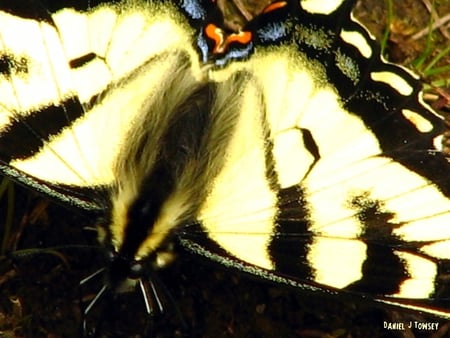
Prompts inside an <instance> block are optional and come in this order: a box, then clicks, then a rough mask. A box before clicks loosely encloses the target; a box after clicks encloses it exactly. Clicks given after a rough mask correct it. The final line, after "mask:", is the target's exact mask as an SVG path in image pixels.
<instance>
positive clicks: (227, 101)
mask: <svg viewBox="0 0 450 338" xmlns="http://www.w3.org/2000/svg"><path fill="white" fill-rule="evenodd" d="M23 4H26V6H23ZM49 6H50V4H48V5H47V7H44V6H41V5H40V4H39V3H38V2H37V1H33V0H28V1H26V2H24V3H19V4H17V3H15V2H13V1H4V2H2V4H1V8H0V9H1V17H0V24H1V26H0V42H1V46H2V47H1V48H2V49H1V55H0V74H1V78H0V80H1V81H0V107H1V108H2V113H1V115H0V116H1V120H0V161H1V162H0V171H1V172H2V173H3V174H4V175H5V176H7V177H9V178H12V179H14V180H15V181H17V182H19V183H21V184H23V185H25V186H27V187H29V188H31V189H33V190H35V191H37V192H40V193H42V194H44V195H46V196H48V197H50V198H52V199H54V200H56V201H59V202H60V203H63V204H65V205H67V206H69V207H72V208H75V209H78V210H80V211H83V212H84V213H86V214H87V215H89V216H90V217H91V219H93V220H94V223H95V225H96V227H97V231H98V240H99V242H100V243H101V244H102V245H103V247H104V248H105V252H106V253H105V256H106V258H105V260H106V262H105V267H104V268H103V269H100V270H98V271H97V272H96V273H94V274H93V275H91V276H90V277H88V278H86V279H85V282H86V283H89V282H91V281H92V280H96V279H98V278H101V279H100V281H101V283H102V287H101V289H100V291H99V292H98V294H97V296H96V297H95V298H94V300H92V302H91V303H90V304H89V305H88V309H90V308H92V307H93V306H95V304H96V303H98V302H100V301H101V300H102V299H104V298H106V297H107V295H110V294H115V293H116V292H117V291H118V290H120V289H122V288H125V287H126V286H127V285H128V284H129V283H132V284H135V285H136V286H137V287H138V288H140V290H141V293H142V296H143V299H144V303H145V308H146V310H147V313H152V312H153V311H155V309H156V310H158V309H159V310H161V306H160V302H161V299H160V297H161V293H164V294H166V293H165V292H161V291H160V290H159V291H158V290H157V288H158V287H160V286H158V285H159V284H160V283H157V282H156V281H157V280H158V277H157V274H158V273H159V271H160V270H163V269H165V268H167V266H169V265H170V264H171V263H172V262H173V260H174V259H175V257H174V253H173V252H174V251H175V250H178V248H181V249H182V250H185V251H187V252H190V253H192V254H194V255H196V256H199V257H203V258H206V259H207V260H209V261H212V262H215V263H218V264H219V265H222V266H224V267H226V268H229V269H231V270H237V271H239V272H242V273H245V274H250V275H253V276H256V277H258V278H260V279H265V280H268V281H271V282H273V283H275V284H279V285H285V286H289V287H293V288H296V289H300V290H303V291H306V292H311V293H314V294H323V295H331V296H333V295H334V296H336V297H347V296H348V297H356V298H358V297H359V298H361V299H365V298H367V297H370V300H371V301H372V302H374V303H379V304H383V305H386V306H394V307H400V308H405V309H410V310H417V311H420V312H424V313H428V314H431V315H435V316H441V317H444V318H448V317H449V310H448V304H446V301H448V298H447V284H446V282H445V280H444V279H443V278H442V275H443V274H444V273H445V271H446V269H447V268H446V263H447V260H448V258H449V256H450V241H449V232H450V228H448V227H447V226H446V224H447V222H448V220H449V219H450V212H449V210H450V200H449V182H450V179H449V178H448V174H447V173H448V169H449V164H448V161H447V159H446V157H445V156H444V154H442V153H441V152H440V142H441V138H442V133H443V131H444V123H443V120H442V118H441V117H440V116H439V115H438V114H436V113H435V112H434V111H433V110H432V109H431V108H429V107H428V106H427V105H426V104H425V103H424V102H423V100H422V99H421V85H420V82H419V80H418V78H417V77H416V76H415V75H413V74H412V73H410V72H408V71H407V70H405V69H403V68H401V67H399V66H397V65H394V64H391V63H388V62H386V61H384V60H383V59H382V57H381V56H380V48H379V47H378V45H377V44H376V42H375V40H374V39H373V38H372V37H371V36H370V34H369V33H368V32H367V31H366V30H365V28H364V27H363V26H361V25H360V24H359V23H358V22H357V21H355V20H354V19H353V18H352V17H351V14H350V13H351V9H352V8H353V6H354V1H351V0H340V1H338V0H335V1H328V2H326V3H325V2H322V1H317V0H316V1H314V0H308V1H270V0H267V1H260V2H255V3H252V2H251V1H229V2H223V1H217V2H216V1H206V0H204V1H200V0H184V1H145V2H144V1H121V2H117V3H111V2H100V3H99V4H92V3H91V4H89V6H86V7H85V8H83V6H82V5H79V7H80V8H78V7H77V8H73V7H70V6H66V5H62V4H59V5H54V4H53V5H52V6H56V7H58V6H60V7H61V8H49ZM50 7H51V6H50ZM49 10H50V11H49ZM74 27H76V29H74ZM18 32H20V33H18ZM86 312H89V311H86Z"/></svg>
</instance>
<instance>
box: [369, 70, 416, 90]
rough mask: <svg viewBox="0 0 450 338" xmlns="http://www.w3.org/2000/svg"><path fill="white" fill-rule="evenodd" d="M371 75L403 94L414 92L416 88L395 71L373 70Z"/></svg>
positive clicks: (373, 78)
mask: <svg viewBox="0 0 450 338" xmlns="http://www.w3.org/2000/svg"><path fill="white" fill-rule="evenodd" d="M370 77H371V78H372V80H374V81H377V82H383V83H385V84H387V85H389V86H390V87H392V88H393V89H395V90H396V91H397V92H399V93H400V94H401V95H404V96H408V95H411V94H412V93H413V92H414V88H413V87H411V85H410V84H409V83H408V82H407V81H406V80H405V79H403V78H402V77H401V76H399V75H397V74H395V73H393V72H389V71H382V72H371V73H370Z"/></svg>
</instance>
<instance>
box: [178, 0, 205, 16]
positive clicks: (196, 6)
mask: <svg viewBox="0 0 450 338" xmlns="http://www.w3.org/2000/svg"><path fill="white" fill-rule="evenodd" d="M181 6H182V7H183V8H184V10H185V11H186V13H188V14H189V16H190V17H191V18H192V19H194V20H204V19H205V18H206V11H205V9H204V8H203V7H202V5H200V3H199V2H198V0H183V2H182V4H181Z"/></svg>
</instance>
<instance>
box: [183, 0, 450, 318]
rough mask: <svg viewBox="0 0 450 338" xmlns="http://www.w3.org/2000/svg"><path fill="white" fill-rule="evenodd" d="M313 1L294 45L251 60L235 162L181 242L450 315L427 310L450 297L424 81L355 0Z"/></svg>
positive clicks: (297, 280) (445, 210) (442, 161)
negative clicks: (385, 50) (394, 55)
mask: <svg viewBox="0 0 450 338" xmlns="http://www.w3.org/2000/svg"><path fill="white" fill-rule="evenodd" d="M307 3H308V4H309V3H312V2H305V4H303V3H301V6H302V8H301V9H299V12H298V13H297V15H293V16H294V17H295V18H298V21H296V23H295V24H293V23H292V21H290V22H289V24H290V25H291V26H289V27H288V26H286V27H284V29H285V31H289V30H290V33H289V34H288V33H286V34H285V37H283V39H285V40H284V41H289V39H290V38H292V37H294V38H295V40H294V41H295V42H294V43H292V44H290V45H289V47H286V46H283V47H279V48H277V49H276V50H274V49H270V48H267V49H264V48H260V49H259V50H258V51H257V52H256V53H255V54H254V55H253V57H252V58H251V60H250V61H249V62H248V64H247V65H246V66H244V67H248V68H249V69H251V70H252V74H253V76H254V79H252V81H250V82H251V83H252V84H250V85H249V88H248V89H246V91H245V93H246V97H245V98H242V101H243V102H242V103H241V104H240V107H242V108H241V112H240V116H241V119H242V121H241V123H240V128H242V129H241V130H239V131H238V132H237V133H236V136H235V139H234V140H233V141H232V143H231V144H232V145H231V147H232V148H231V150H230V154H232V155H231V156H232V157H231V159H230V160H229V162H228V164H227V165H226V166H225V168H224V170H223V171H222V172H221V173H220V175H219V176H218V178H217V180H216V181H215V185H214V188H213V190H212V191H211V194H210V195H209V197H208V199H207V200H206V203H205V204H204V205H203V209H202V210H201V212H200V217H199V219H200V226H199V228H195V231H192V229H191V228H189V227H188V228H186V230H185V231H182V233H181V234H180V237H181V242H182V244H183V245H184V246H185V247H186V248H187V249H188V250H191V251H193V252H195V253H196V254H199V255H203V256H206V257H207V258H209V259H212V260H215V261H217V262H220V263H221V264H224V265H226V266H228V267H234V268H236V269H238V270H242V271H245V272H247V273H250V274H254V275H258V276H260V277H264V278H267V279H270V280H272V281H275V282H278V283H283V284H288V285H295V286H297V287H300V288H303V289H307V290H313V291H317V290H318V288H322V291H324V292H331V293H333V292H337V290H344V292H343V293H345V291H348V292H351V293H359V294H372V295H375V300H377V301H381V302H384V303H386V304H388V303H390V304H397V305H400V306H403V307H410V308H412V309H420V310H422V311H426V312H430V313H434V314H438V315H443V316H446V317H448V310H445V307H447V308H448V304H446V305H445V307H444V309H443V310H442V311H441V310H434V309H432V307H430V303H433V302H434V305H435V306H436V305H438V304H440V305H441V306H442V303H443V300H444V299H445V298H446V297H448V294H447V295H446V292H444V290H445V289H446V288H445V287H444V283H443V282H442V279H441V277H442V275H441V273H442V271H444V270H445V269H444V268H445V262H446V261H447V260H448V259H449V258H450V242H449V238H450V237H449V228H448V226H447V224H448V222H449V220H450V201H449V195H448V194H449V184H450V180H449V178H448V170H449V164H448V161H447V159H446V158H445V157H444V155H443V154H441V153H440V151H439V146H440V145H439V142H440V136H441V134H442V131H443V121H442V119H441V117H439V116H437V115H436V113H435V112H433V111H432V110H431V109H430V108H429V107H428V106H427V105H426V104H424V103H423V102H422V99H421V92H420V83H419V81H418V79H417V78H416V77H415V76H414V75H412V74H411V73H410V72H408V71H406V70H405V69H403V68H401V67H399V66H396V65H393V64H390V63H387V62H385V61H384V60H383V59H382V58H381V57H380V54H379V53H380V50H379V47H378V46H377V44H376V42H375V41H374V39H373V38H372V37H371V36H370V35H369V34H368V33H367V31H366V30H365V29H364V28H363V27H362V26H361V25H359V24H358V23H357V22H356V21H354V20H353V19H351V18H350V9H351V7H349V3H351V2H348V1H342V2H334V3H335V4H336V6H335V7H332V8H323V7H321V6H320V5H318V6H319V7H318V8H315V7H314V6H313V7H309V5H308V4H307ZM314 3H316V4H318V2H314ZM330 3H332V2H329V4H330ZM317 11H322V12H321V13H317ZM291 14H292V13H291ZM322 14H323V15H327V20H326V22H323V20H324V16H322ZM329 17H332V18H335V19H336V20H329V21H328V18H329ZM254 83H257V84H258V85H254ZM261 102H263V104H261ZM197 231H199V232H203V233H204V235H203V236H200V235H198V233H197ZM405 299H422V300H425V299H426V300H428V301H423V302H418V303H414V302H409V301H405Z"/></svg>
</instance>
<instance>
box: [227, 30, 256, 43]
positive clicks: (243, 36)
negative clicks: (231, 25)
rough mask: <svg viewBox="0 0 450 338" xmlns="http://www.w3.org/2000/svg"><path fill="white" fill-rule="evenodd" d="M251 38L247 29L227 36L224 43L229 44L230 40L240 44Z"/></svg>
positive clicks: (247, 41)
mask: <svg viewBox="0 0 450 338" xmlns="http://www.w3.org/2000/svg"><path fill="white" fill-rule="evenodd" d="M251 40H252V33H251V32H248V31H243V32H239V33H237V34H235V33H233V34H230V36H229V37H227V40H226V42H225V43H226V44H227V45H228V44H230V43H232V42H239V43H240V44H243V45H246V44H247V43H249V42H250V41H251Z"/></svg>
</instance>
